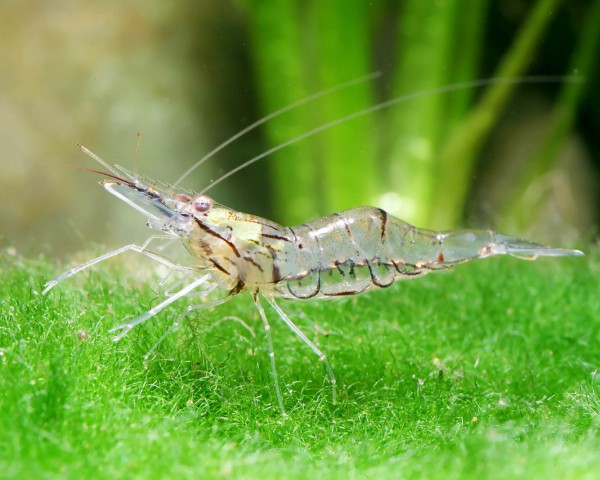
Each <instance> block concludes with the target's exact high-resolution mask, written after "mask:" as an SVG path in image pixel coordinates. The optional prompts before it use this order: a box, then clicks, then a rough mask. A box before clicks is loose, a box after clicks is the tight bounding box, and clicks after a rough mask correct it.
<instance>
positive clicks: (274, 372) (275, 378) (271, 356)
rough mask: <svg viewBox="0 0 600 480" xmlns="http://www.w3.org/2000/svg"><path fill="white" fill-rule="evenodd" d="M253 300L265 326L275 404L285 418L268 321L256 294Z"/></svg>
mask: <svg viewBox="0 0 600 480" xmlns="http://www.w3.org/2000/svg"><path fill="white" fill-rule="evenodd" d="M252 298H253V299H254V304H255V305H256V308H257V309H258V313H259V314H260V318H262V321H263V325H264V326H265V334H266V336H267V342H268V344H269V360H270V361H271V376H272V377H273V383H274V384H275V392H276V393H277V402H278V403H279V408H280V409H281V413H282V414H283V416H284V417H285V416H286V415H287V414H286V413H285V408H283V398H282V397H281V389H280V388H279V377H278V376H277V367H276V366H275V350H274V349H273V338H272V336H271V325H269V320H267V315H266V314H265V311H264V310H263V308H262V305H261V304H260V300H259V298H258V295H257V294H254V295H253V296H252Z"/></svg>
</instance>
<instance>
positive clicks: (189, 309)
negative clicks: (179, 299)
mask: <svg viewBox="0 0 600 480" xmlns="http://www.w3.org/2000/svg"><path fill="white" fill-rule="evenodd" d="M212 290H213V289H212V288H211V289H209V290H208V291H206V292H202V293H203V294H204V295H208V293H210V292H211V291H212ZM231 298H232V296H231V295H228V296H227V297H225V298H221V299H219V300H215V301H214V302H209V303H199V304H197V305H190V306H189V307H187V308H186V309H185V310H184V311H183V312H182V313H180V314H179V315H177V318H176V319H175V321H174V322H173V323H172V324H171V326H170V327H169V328H168V329H167V330H165V332H164V333H163V334H162V335H161V336H160V338H159V339H158V340H157V341H156V343H155V344H154V345H152V347H151V348H150V350H148V353H146V355H144V360H148V358H150V355H152V352H154V350H156V347H158V346H159V345H160V344H161V343H162V342H163V340H164V339H165V338H167V337H168V336H169V335H170V334H171V333H173V332H174V331H175V330H177V329H178V328H179V326H180V325H181V322H182V321H183V319H184V318H185V317H187V316H188V315H189V314H190V312H193V311H195V310H205V309H207V308H211V307H216V306H218V305H222V304H224V303H225V302H227V301H229V300H230V299H231ZM117 328H118V327H117ZM125 333H127V332H125Z"/></svg>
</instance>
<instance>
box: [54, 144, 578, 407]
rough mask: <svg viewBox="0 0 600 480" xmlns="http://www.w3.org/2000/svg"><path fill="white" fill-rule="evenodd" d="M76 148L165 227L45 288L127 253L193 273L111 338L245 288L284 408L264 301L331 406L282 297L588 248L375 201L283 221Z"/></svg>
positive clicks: (325, 294) (120, 194) (110, 184)
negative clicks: (444, 221)
mask: <svg viewBox="0 0 600 480" xmlns="http://www.w3.org/2000/svg"><path fill="white" fill-rule="evenodd" d="M80 148H81V149H82V150H83V151H84V152H85V153H86V154H88V155H89V156H91V157H92V158H94V159H95V160H96V161H98V162H100V163H101V164H102V165H103V166H104V167H106V168H108V169H109V170H110V172H111V173H104V175H106V176H108V177H109V179H106V180H103V181H102V182H101V184H102V185H103V186H104V188H105V189H106V190H107V191H108V192H110V193H111V194H113V195H115V196H116V197H117V198H119V199H120V200H123V201H124V202H125V203H127V204H129V205H130V206H132V207H133V208H135V209H136V210H138V211H140V212H142V213H143V214H144V215H146V217H147V218H148V225H149V226H150V227H153V228H156V229H159V230H160V231H161V232H162V234H161V235H156V236H153V237H150V239H149V240H148V241H147V242H145V243H144V244H143V245H134V244H132V245H127V246H125V247H122V248H119V249H117V250H114V251H112V252H109V253H107V254H105V255H102V256H100V257H97V258H95V259H92V260H90V261H88V262H86V263H84V264H82V265H79V266H77V267H74V268H72V269H71V270H69V271H67V272H65V273H63V274H62V275H60V276H58V277H57V278H56V279H54V280H52V281H50V282H48V283H47V284H46V286H45V289H44V291H43V293H44V294H46V293H47V292H48V291H49V290H50V289H51V288H52V287H54V286H55V285H56V284H58V283H59V282H61V281H63V280H65V279H67V278H69V277H71V276H73V275H75V274H77V273H79V272H81V271H82V270H84V269H86V268H89V267H91V266H92V265H95V264H97V263H99V262H101V261H104V260H106V259H108V258H111V257H114V256H116V255H119V254H121V253H124V252H127V251H134V252H137V253H140V254H143V255H145V256H147V257H149V258H150V259H152V260H154V261H157V262H159V263H161V264H163V265H165V266H167V267H168V268H169V269H170V270H171V271H182V272H185V273H186V274H187V278H189V279H190V280H188V283H187V284H186V285H185V286H184V287H183V288H181V289H180V290H179V291H177V292H174V293H172V294H171V295H170V296H169V297H168V298H167V299H166V300H164V301H163V302H162V303H160V304H158V305H156V306H155V307H153V308H152V309H150V310H148V311H147V312H145V313H143V314H141V315H139V316H137V317H135V318H133V319H131V320H129V321H127V322H125V323H123V324H121V325H118V326H117V327H114V328H113V329H112V330H111V331H112V332H118V333H117V335H116V336H115V337H114V338H115V340H119V339H121V338H122V337H123V336H124V335H126V334H127V333H128V332H129V331H130V330H131V329H132V328H133V327H135V326H136V325H139V324H141V323H143V322H145V321H146V320H148V319H150V318H152V317H153V316H155V315H156V314H157V313H159V312H160V311H162V310H163V309H164V308H166V307H167V306H169V305H171V304H172V303H173V302H175V301H176V300H178V299H179V298H181V297H183V296H186V295H188V294H190V293H191V292H193V291H197V290H200V289H204V290H202V292H201V293H205V294H208V292H209V291H213V290H215V289H221V290H223V291H224V292H225V293H226V295H225V297H224V298H222V299H220V300H217V301H213V302H209V303H204V304H198V305H192V306H190V307H188V308H187V310H186V312H184V313H183V314H182V315H180V316H179V317H178V319H177V321H176V322H175V323H174V324H173V325H172V327H171V328H170V329H169V330H168V331H167V332H166V333H165V334H164V335H163V336H162V337H161V339H160V340H159V342H160V341H161V340H162V339H163V338H164V336H165V335H166V334H168V333H169V332H170V331H172V330H173V329H174V328H176V327H177V326H178V324H179V322H180V321H181V318H182V317H183V316H184V315H185V314H186V313H189V312H190V311H192V310H196V309H201V308H207V307H212V306H215V305H219V304H222V303H225V302H226V301H227V300H229V299H230V298H232V297H233V296H235V295H236V294H238V293H241V292H243V291H247V292H249V293H250V294H251V296H252V298H253V300H254V303H255V305H256V308H257V309H258V312H259V314H260V317H261V319H262V321H263V324H264V328H265V332H266V336H267V341H268V345H269V357H270V362H271V373H272V377H273V382H274V384H275V390H276V394H277V401H278V403H279V406H280V408H281V410H282V412H284V413H285V410H284V407H283V400H282V396H281V390H280V387H279V379H278V376H277V369H276V365H275V353H274V350H273V343H272V339H271V333H270V325H269V322H268V320H267V316H266V314H265V311H264V309H263V307H262V305H261V299H264V300H266V302H267V303H268V304H269V305H271V307H272V308H273V309H274V310H275V312H276V313H277V314H278V316H279V317H280V318H281V320H283V322H284V323H285V324H286V325H287V326H288V327H289V328H290V329H291V330H292V331H293V332H294V333H295V334H296V335H297V336H298V337H299V338H300V339H301V340H302V341H303V342H304V343H305V344H306V345H307V346H308V347H309V348H310V349H311V350H312V351H313V352H314V353H315V354H316V355H317V356H318V358H319V359H320V360H321V361H322V362H323V364H324V365H325V368H326V371H327V375H328V377H329V380H330V382H331V384H332V396H333V402H334V403H335V402H336V396H337V392H336V379H335V375H334V373H333V368H332V367H331V365H330V363H329V361H328V360H327V356H326V355H325V354H324V353H323V352H322V351H321V350H320V349H319V348H318V347H317V346H316V345H315V344H314V343H313V342H312V341H311V340H310V339H309V338H308V337H307V336H306V335H305V334H304V333H303V332H302V331H301V330H300V329H299V328H298V327H297V326H296V325H295V324H294V323H293V322H292V320H290V318H289V317H288V316H287V315H286V314H285V312H284V311H283V310H282V309H281V307H280V306H279V305H278V304H277V303H276V298H284V299H293V300H309V299H319V298H334V297H343V296H347V295H356V294H359V293H363V292H367V291H369V290H372V289H375V288H385V287H389V286H390V285H392V284H393V283H394V282H395V281H396V280H400V279H407V278H415V277H419V276H422V275H425V274H427V273H430V272H433V271H436V270H442V269H448V268H451V267H453V266H454V265H457V264H460V263H464V262H468V261H470V260H474V259H477V258H486V257H491V256H494V255H503V254H508V255H513V256H516V257H519V258H527V259H536V258H538V257H542V256H546V257H558V256H577V255H583V253H582V252H580V251H579V250H568V249H562V248H552V247H546V246H543V245H539V244H537V243H533V242H530V241H528V240H521V239H518V238H514V237H509V236H506V235H501V234H498V233H495V232H493V231H491V230H458V231H449V232H434V231H430V230H424V229H420V228H416V227H414V226H413V225H410V224H408V223H406V222H403V221H402V220H399V219H397V218H395V217H393V216H392V215H389V214H387V213H386V212H385V211H384V210H382V209H380V208H375V207H359V208H353V209H351V210H347V211H344V212H341V213H334V214H333V215H329V216H327V217H324V218H322V219H320V220H317V221H315V222H311V223H306V224H303V225H298V226H295V227H284V226H282V225H279V224H277V223H275V222H272V221H270V220H267V219H264V218H261V217H258V216H256V215H251V214H247V213H242V212H238V211H235V210H232V209H231V208H228V207H226V206H224V205H221V204H219V203H217V202H216V201H214V200H213V199H212V198H211V197H209V196H207V195H205V194H198V195H195V194H193V193H192V192H186V191H183V190H178V191H176V190H174V189H173V188H171V187H169V186H167V185H162V184H159V183H157V182H152V181H149V180H148V179H145V178H143V177H139V176H136V175H134V174H133V173H131V172H129V171H128V170H126V169H125V168H123V167H119V166H115V167H111V166H110V165H108V164H107V163H106V162H104V161H103V160H102V159H101V158H100V157H98V156H97V155H95V154H94V153H92V152H91V151H89V150H88V149H87V148H85V147H82V146H81V147H80ZM98 173H103V172H98ZM165 236H166V237H170V238H179V239H180V240H181V241H182V242H183V243H184V245H185V247H186V248H187V250H188V251H189V252H190V254H191V255H192V257H193V258H194V264H193V265H192V266H189V265H181V264H177V263H174V262H171V261H170V260H168V259H167V258H165V257H163V256H161V255H159V254H157V253H154V252H152V251H151V250H149V249H148V245H149V244H150V242H151V241H153V240H154V239H156V238H165ZM157 344H158V343H157ZM155 346H156V345H155ZM153 349H154V347H153Z"/></svg>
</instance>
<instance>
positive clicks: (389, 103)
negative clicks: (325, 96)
mask: <svg viewBox="0 0 600 480" xmlns="http://www.w3.org/2000/svg"><path fill="white" fill-rule="evenodd" d="M580 80H581V77H580V76H576V75H564V76H529V77H518V78H514V77H492V78H484V79H481V80H471V81H469V82H460V83H453V84H451V85H446V86H444V87H439V88H431V89H427V90H421V91H420V92H416V93H412V94H409V95H403V96H401V97H396V98H392V99H391V100H386V101H385V102H381V103H378V104H377V105H373V106H372V107H369V108H365V109H363V110H359V111H357V112H354V113H351V114H349V115H346V116H344V117H341V118H338V119H337V120H333V121H331V122H328V123H325V124H323V125H321V126H319V127H316V128H314V129H312V130H309V131H308V132H306V133H303V134H302V135H299V136H297V137H294V138H292V139H291V140H288V141H286V142H283V143H281V144H280V145H277V146H275V147H273V148H270V149H269V150H267V151H266V152H263V153H261V154H260V155H257V156H256V157H254V158H251V159H250V160H248V161H246V162H244V163H242V164H241V165H238V166H237V167H235V168H234V169H233V170H230V171H229V172H227V173H226V174H224V175H222V176H221V177H219V178H218V179H217V180H215V181H214V182H211V184H210V185H208V186H207V187H206V188H204V189H203V190H202V191H201V192H200V193H206V192H207V191H208V190H210V189H211V188H213V187H214V186H215V185H217V184H219V183H221V182H222V181H223V180H225V179H226V178H229V177H230V176H231V175H233V174H235V173H237V172H239V171H240V170H243V169H244V168H246V167H248V166H250V165H252V164H253V163H256V162H258V161H259V160H260V159H262V158H264V157H266V156H268V155H271V154H272V153H275V152H277V151H279V150H281V149H283V148H286V147H288V146H290V145H292V144H294V143H296V142H299V141H300V140H304V139H305V138H307V137H311V136H313V135H316V134H317V133H319V132H322V131H323V130H328V129H330V128H332V127H335V126H336V125H339V124H340V123H344V122H348V121H350V120H353V119H355V118H359V117H363V116H365V115H368V114H370V113H373V112H377V111H379V110H383V109H385V108H389V107H393V106H394V105H398V104H399V103H404V102H408V101H409V100H414V99H415V98H420V97H424V96H427V95H435V94H441V93H448V92H454V91H457V90H464V89H467V88H477V87H484V86H488V85H496V84H500V83H529V84H531V83H553V82H567V81H580Z"/></svg>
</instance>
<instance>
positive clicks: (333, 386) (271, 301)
mask: <svg viewBox="0 0 600 480" xmlns="http://www.w3.org/2000/svg"><path fill="white" fill-rule="evenodd" d="M265 298H266V299H267V302H269V304H270V305H271V306H272V307H273V308H274V309H275V311H276V312H277V314H278V315H279V317H280V318H281V319H282V320H283V321H284V322H285V324H286V325H287V326H288V327H290V329H291V330H292V332H294V333H295V334H296V335H298V337H300V339H301V340H302V341H303V342H304V343H306V344H307V345H308V346H309V347H310V349H311V350H312V351H313V352H315V354H316V355H317V356H318V357H319V360H321V361H322V362H323V364H324V365H325V369H326V370H327V375H328V376H329V380H330V381H331V394H332V399H333V404H334V405H336V404H337V380H336V379H335V375H334V374H333V368H332V367H331V364H330V363H329V360H327V356H326V355H325V354H324V353H323V352H322V351H321V350H319V348H318V347H317V346H316V345H315V344H314V343H313V342H311V341H310V339H309V338H308V337H307V336H306V335H305V334H304V332H303V331H302V330H300V329H299V328H298V327H297V326H296V324H295V323H294V322H292V321H291V320H290V319H289V317H288V316H287V315H286V314H285V312H284V311H283V310H282V309H281V308H280V307H279V305H277V304H276V303H275V300H274V299H273V298H269V297H265Z"/></svg>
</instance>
